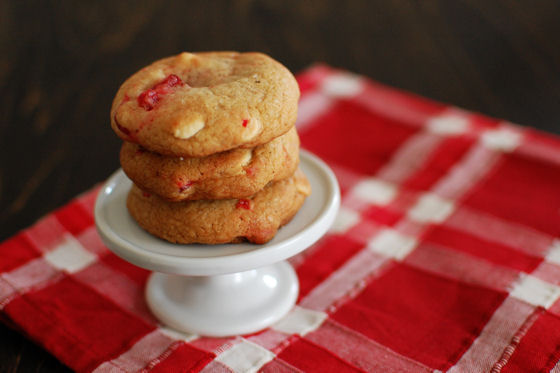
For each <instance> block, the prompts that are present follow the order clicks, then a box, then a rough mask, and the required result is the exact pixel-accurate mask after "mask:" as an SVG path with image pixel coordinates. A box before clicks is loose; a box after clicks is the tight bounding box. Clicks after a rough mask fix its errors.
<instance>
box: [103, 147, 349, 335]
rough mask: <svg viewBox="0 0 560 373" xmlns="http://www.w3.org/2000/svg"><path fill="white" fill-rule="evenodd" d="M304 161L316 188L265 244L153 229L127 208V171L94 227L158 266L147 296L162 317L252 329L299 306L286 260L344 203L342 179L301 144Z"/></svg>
mask: <svg viewBox="0 0 560 373" xmlns="http://www.w3.org/2000/svg"><path fill="white" fill-rule="evenodd" d="M300 167H301V169H302V170H303V172H304V173H305V175H306V176H307V178H308V179H309V181H310V183H311V188H312V193H311V195H310V196H309V197H308V198H307V199H306V201H305V203H304V204H303V206H302V208H301V209H300V211H299V212H298V213H297V214H296V216H295V217H294V218H293V219H292V221H291V222H290V223H288V224H287V225H286V226H284V227H282V228H281V229H280V230H279V231H278V234H277V235H276V236H275V237H274V239H272V240H271V241H269V242H268V243H266V244H264V245H255V244H250V243H241V244H222V245H198V244H192V245H180V244H172V243H169V242H167V241H163V240H160V239H158V238H156V237H154V236H152V235H150V234H149V233H147V232H146V231H144V230H143V229H142V228H140V226H138V224H136V222H135V221H134V220H133V219H132V217H131V216H130V215H129V213H128V210H127V208H126V197H127V194H128V191H129V190H130V187H131V181H130V180H129V179H128V178H127V177H126V175H125V174H124V172H123V171H122V170H119V171H117V172H115V173H114V174H113V175H112V176H111V177H110V178H109V180H107V182H106V183H105V185H104V186H103V188H102V189H101V191H100V193H99V196H98V198H97V201H96V204H95V223H96V226H97V230H98V232H99V234H100V236H101V238H102V240H103V242H104V243H105V244H106V245H107V247H108V248H109V249H110V250H111V251H113V252H114V253H115V254H117V255H118V256H120V257H121V258H123V259H124V260H126V261H128V262H130V263H132V264H135V265H137V266H139V267H142V268H146V269H149V270H151V271H154V273H153V274H152V275H150V277H149V279H148V283H147V285H146V300H147V303H148V306H149V307H150V309H151V311H152V312H153V313H154V315H155V316H156V317H157V318H158V319H159V320H160V321H161V322H162V323H164V324H166V325H168V326H170V327H172V328H174V329H177V330H180V331H183V332H188V333H193V334H198V335H205V336H212V337H222V336H230V335H236V334H249V333H253V332H256V331H258V330H261V329H263V328H266V327H268V326H270V325H272V324H273V323H275V322H276V321H278V320H279V319H281V318H282V317H283V316H284V315H285V314H286V313H288V312H289V311H290V309H291V308H292V307H293V306H294V304H295V302H296V298H297V295H298V290H299V284H298V279H297V276H296V274H295V272H294V270H293V268H292V267H291V266H290V264H288V262H286V259H288V258H290V257H292V256H294V255H296V254H298V253H300V252H301V251H303V250H305V249H306V248H308V247H309V246H310V245H312V244H313V243H314V242H316V241H317V240H318V239H319V238H320V237H321V236H323V235H324V234H325V232H326V231H327V230H328V228H329V227H330V226H331V224H332V223H333V221H334V219H335V217H336V213H337V211H338V208H339V205H340V191H339V187H338V183H337V181H336V178H335V176H334V174H333V173H332V171H331V170H330V169H329V167H328V166H327V165H326V164H325V163H323V162H322V161H321V160H320V159H318V158H317V157H315V156H314V155H312V154H310V153H308V152H305V151H303V150H302V151H301V163H300Z"/></svg>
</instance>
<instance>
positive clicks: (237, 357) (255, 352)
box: [216, 339, 274, 373]
mask: <svg viewBox="0 0 560 373" xmlns="http://www.w3.org/2000/svg"><path fill="white" fill-rule="evenodd" d="M272 359H274V354H273V353H272V352H270V351H268V350H267V349H265V348H263V347H261V346H259V345H258V344H255V343H253V342H249V341H248V340H246V339H242V340H241V341H240V342H239V343H237V344H235V345H233V346H232V347H231V348H229V349H227V350H225V351H224V352H222V353H221V354H220V355H218V357H217V358H216V360H217V361H219V362H221V363H222V364H225V365H226V366H228V367H229V368H230V369H232V370H233V371H234V372H247V373H249V372H256V371H258V370H259V369H260V368H261V367H262V366H263V365H265V364H266V363H268V362H269V361H271V360H272Z"/></svg>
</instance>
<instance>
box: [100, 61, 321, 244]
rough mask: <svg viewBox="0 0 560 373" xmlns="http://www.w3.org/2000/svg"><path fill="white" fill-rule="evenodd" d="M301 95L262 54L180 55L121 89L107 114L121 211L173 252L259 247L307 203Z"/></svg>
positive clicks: (282, 69) (146, 70)
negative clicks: (206, 246) (121, 181)
mask: <svg viewBox="0 0 560 373" xmlns="http://www.w3.org/2000/svg"><path fill="white" fill-rule="evenodd" d="M298 98H299V89H298V85H297V83H296V81H295V79H294V77H293V76H292V74H291V73H290V72H289V71H288V70H287V69H286V68H285V67H284V66H282V65H281V64H280V63H278V62H277V61H275V60H273V59H272V58H270V57H268V56H266V55H264V54H261V53H236V52H207V53H195V54H192V53H182V54H180V55H178V56H174V57H169V58H165V59H162V60H159V61H156V62H155V63H153V64H151V65H149V66H147V67H145V68H143V69H142V70H140V71H138V72H137V73H136V74H134V75H132V76H131V77H130V78H129V79H128V80H126V81H125V82H124V83H123V85H122V86H121V87H120V89H119V90H118V92H117V95H116V97H115V99H114V101H113V106H112V108H111V126H112V128H113V130H114V131H115V132H116V133H117V135H118V136H119V137H121V138H122V139H123V140H124V144H123V146H122V149H121V154H120V159H121V165H122V167H123V170H124V171H125V173H126V174H127V175H128V177H129V178H130V179H131V180H132V181H133V182H134V185H133V187H132V189H131V191H130V193H129V195H128V200H127V207H128V210H129V211H130V214H131V215H132V217H133V218H134V219H135V220H136V221H137V222H138V223H139V224H140V226H142V227H143V228H144V229H145V230H147V231H148V232H150V233H152V234H154V235H155V236H158V237H160V238H163V239H166V240H168V241H171V242H176V243H210V244H214V243H227V242H240V241H243V240H248V241H250V242H254V243H265V242H267V241H269V240H270V239H272V238H273V237H274V235H275V234H276V232H277V230H278V228H279V227H280V226H282V225H283V224H286V223H287V222H288V221H289V220H290V219H291V218H292V217H293V216H294V215H295V213H296V212H297V211H298V210H299V208H300V207H301V205H302V204H303V201H304V200H305V198H306V197H307V196H308V195H309V193H310V191H311V190H310V186H309V182H308V181H307V179H306V178H305V176H304V175H303V173H302V172H301V171H300V170H299V169H298V163H299V138H298V135H297V132H296V130H295V127H294V124H295V119H296V113H297V102H298Z"/></svg>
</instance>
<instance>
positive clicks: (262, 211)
mask: <svg viewBox="0 0 560 373" xmlns="http://www.w3.org/2000/svg"><path fill="white" fill-rule="evenodd" d="M310 192H311V187H310V185H309V182H308V180H307V178H306V177H305V175H304V174H303V173H302V172H301V171H300V170H297V171H296V172H295V174H294V175H293V176H291V177H289V178H287V179H284V180H280V181H275V182H272V183H270V184H268V185H267V186H266V187H265V188H264V189H262V190H261V191H259V192H258V193H256V194H255V195H253V196H252V197H249V198H246V199H224V200H199V201H182V202H170V201H166V200H164V199H162V198H159V197H158V196H157V195H154V194H148V193H146V192H143V191H142V190H141V189H140V188H138V187H137V186H133V187H132V189H131V190H130V193H129V195H128V199H127V207H128V210H129V211H130V214H131V215H132V217H133V218H134V219H135V220H136V221H137V222H138V224H139V225H140V226H141V227H143V228H144V229H145V230H146V231H148V232H150V233H151V234H153V235H155V236H157V237H160V238H163V239H165V240H167V241H170V242H173V243H184V244H187V243H206V244H218V243H228V242H241V241H242V240H244V239H246V240H248V241H250V242H254V243H257V244H263V243H266V242H268V241H269V240H271V239H272V238H273V237H274V235H275V234H276V232H277V230H278V228H279V227H280V226H282V225H284V224H286V223H288V222H289V221H290V220H291V219H292V217H293V216H294V215H295V214H296V212H297V211H298V210H299V208H300V207H301V205H302V204H303V202H304V200H305V198H306V197H307V196H308V195H309V194H310Z"/></svg>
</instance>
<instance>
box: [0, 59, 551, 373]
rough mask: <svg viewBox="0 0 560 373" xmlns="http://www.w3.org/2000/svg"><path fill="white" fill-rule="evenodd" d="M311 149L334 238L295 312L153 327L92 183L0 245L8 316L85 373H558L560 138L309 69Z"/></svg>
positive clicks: (307, 259)
mask: <svg viewBox="0 0 560 373" xmlns="http://www.w3.org/2000/svg"><path fill="white" fill-rule="evenodd" d="M299 82H300V85H301V90H302V98H301V102H300V112H299V119H298V123H297V125H298V128H299V132H300V135H301V139H302V145H303V147H304V148H306V149H308V150H310V151H311V152H313V153H315V154H317V155H318V156H319V157H321V158H322V159H323V160H325V161H326V162H327V163H328V164H329V165H330V166H331V167H332V169H333V170H334V172H335V173H336V175H337V177H338V180H339V182H340V185H341V190H342V206H341V210H340V213H339V214H338V217H337V220H336V222H335V224H334V226H333V227H332V229H331V230H330V231H329V232H328V234H327V235H325V236H324V237H323V238H322V239H321V240H320V241H319V242H318V243H316V244H315V245H314V246H312V247H311V248H309V249H308V250H307V251H305V252H303V253H302V254H300V255H299V256H296V257H294V258H292V259H291V263H292V265H293V266H294V267H295V269H296V272H297V274H298V276H299V280H300V284H301V290H300V295H299V298H298V304H297V306H296V307H295V308H294V309H293V310H292V311H291V312H290V313H289V314H288V315H287V316H286V317H285V318H284V319H282V320H281V321H280V322H278V323H277V324H275V325H274V326H272V327H271V328H269V329H266V330H264V331H261V332H259V333H256V334H252V335H246V336H234V337H230V338H206V337H201V336H197V335H186V334H181V333H178V332H176V331H173V330H170V329H167V328H165V327H163V326H162V325H160V324H158V323H157V321H156V320H155V319H154V316H153V315H152V314H150V312H149V310H148V309H147V307H146V303H145V301H144V296H143V287H144V284H145V282H146V278H147V276H148V272H147V271H146V270H144V269H140V268H138V267H135V266H133V265H131V264H128V263H126V262H124V261H123V260H121V259H119V258H118V257H116V256H115V255H113V254H112V253H111V252H109V251H108V250H107V248H106V247H105V246H104V245H103V244H102V242H101V241H100V238H99V237H98V235H97V233H96V230H95V226H94V221H93V217H92V209H93V203H94V200H95V196H96V193H97V190H93V191H91V192H88V193H86V194H85V195H83V196H80V197H78V198H77V199H75V200H74V201H72V202H71V203H69V204H68V205H67V206H65V207H63V208H62V209H60V210H58V211H55V212H54V213H52V214H50V215H48V216H46V217H45V218H43V219H42V220H40V221H39V222H38V223H36V224H35V225H34V226H32V227H31V228H29V229H27V230H24V231H22V232H20V233H19V234H17V235H16V236H15V237H13V238H11V239H9V240H7V241H6V242H4V243H3V244H2V245H1V246H0V273H1V275H0V309H1V314H2V315H3V316H4V319H5V320H8V321H9V322H10V324H11V325H15V326H16V327H17V328H19V329H21V330H22V332H24V333H25V334H26V335H28V336H29V337H30V338H32V339H33V340H35V341H36V342H38V343H40V344H41V345H42V346H44V347H45V348H46V349H47V350H49V351H50V352H51V353H52V354H54V355H55V356H56V357H57V358H58V359H60V360H61V361H62V362H63V363H65V364H66V365H68V366H69V367H71V368H73V369H75V370H77V371H80V372H89V371H94V372H109V371H110V372H130V371H154V372H165V371H173V372H175V371H194V372H198V371H201V372H248V371H262V372H301V371H308V372H350V371H352V372H353V371H368V372H373V371H375V372H439V371H450V372H500V371H501V372H545V371H546V372H548V371H551V372H560V363H559V362H558V361H559V359H560V301H559V298H560V240H559V239H558V238H559V237H560V139H558V138H555V137H553V136H551V135H547V134H543V133H539V132H537V131H534V130H532V129H529V128H523V127H519V126H516V125H513V124H511V123H506V122H504V121H501V120H496V119H492V118H488V117H485V116H482V115H480V114H474V113H470V112H467V111H464V110H461V109H458V108H455V107H451V106H449V105H444V104H441V103H436V102H432V101H429V100H426V99H423V98H420V97H417V96H413V95H410V94H407V93H403V92H399V91H396V90H394V89H391V88H388V87H385V86H382V85H380V84H377V83H374V82H372V81H369V80H367V79H364V78H362V77H360V76H356V75H352V74H350V73H347V72H343V71H338V70H334V69H331V68H329V67H327V66H315V67H313V68H311V69H309V70H307V71H306V72H304V73H302V74H301V75H300V76H299Z"/></svg>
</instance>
